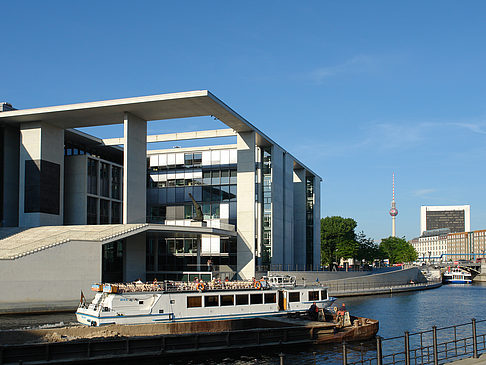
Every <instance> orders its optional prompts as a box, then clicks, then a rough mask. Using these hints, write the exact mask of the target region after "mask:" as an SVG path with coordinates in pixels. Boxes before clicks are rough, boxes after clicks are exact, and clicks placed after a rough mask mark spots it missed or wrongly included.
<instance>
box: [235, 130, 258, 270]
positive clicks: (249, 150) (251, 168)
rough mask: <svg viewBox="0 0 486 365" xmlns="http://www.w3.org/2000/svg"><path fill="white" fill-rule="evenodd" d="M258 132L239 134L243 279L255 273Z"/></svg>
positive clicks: (239, 241) (239, 264)
mask: <svg viewBox="0 0 486 365" xmlns="http://www.w3.org/2000/svg"><path fill="white" fill-rule="evenodd" d="M255 143H256V140H255V132H245V133H238V135H237V150H238V164H237V217H238V222H237V227H238V232H237V233H238V236H237V271H238V273H239V276H240V278H241V279H251V278H252V277H253V276H255V248H256V247H255V234H256V231H255V230H256V229H255V224H256V209H255V207H256V204H255V161H256V159H255Z"/></svg>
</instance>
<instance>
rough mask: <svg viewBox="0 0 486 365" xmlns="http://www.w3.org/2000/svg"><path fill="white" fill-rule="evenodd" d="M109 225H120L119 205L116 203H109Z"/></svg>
mask: <svg viewBox="0 0 486 365" xmlns="http://www.w3.org/2000/svg"><path fill="white" fill-rule="evenodd" d="M111 223H112V224H119V223H121V204H120V203H117V202H113V201H112V202H111Z"/></svg>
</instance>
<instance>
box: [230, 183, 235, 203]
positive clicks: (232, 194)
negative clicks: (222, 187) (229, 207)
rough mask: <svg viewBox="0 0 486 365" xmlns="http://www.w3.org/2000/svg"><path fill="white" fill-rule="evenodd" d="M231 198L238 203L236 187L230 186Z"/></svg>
mask: <svg viewBox="0 0 486 365" xmlns="http://www.w3.org/2000/svg"><path fill="white" fill-rule="evenodd" d="M230 198H231V201H236V185H230Z"/></svg>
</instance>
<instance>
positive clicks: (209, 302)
mask: <svg viewBox="0 0 486 365" xmlns="http://www.w3.org/2000/svg"><path fill="white" fill-rule="evenodd" d="M218 299H219V296H218V295H207V296H205V297H204V306H205V307H217V306H218V305H219V301H218Z"/></svg>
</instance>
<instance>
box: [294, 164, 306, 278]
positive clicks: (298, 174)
mask: <svg viewBox="0 0 486 365" xmlns="http://www.w3.org/2000/svg"><path fill="white" fill-rule="evenodd" d="M293 175H294V184H293V185H294V227H295V228H294V264H295V265H298V269H300V270H302V269H303V268H304V267H305V266H304V265H305V261H306V260H305V238H306V235H305V223H306V222H305V199H306V197H305V170H304V169H298V170H294V173H293Z"/></svg>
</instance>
